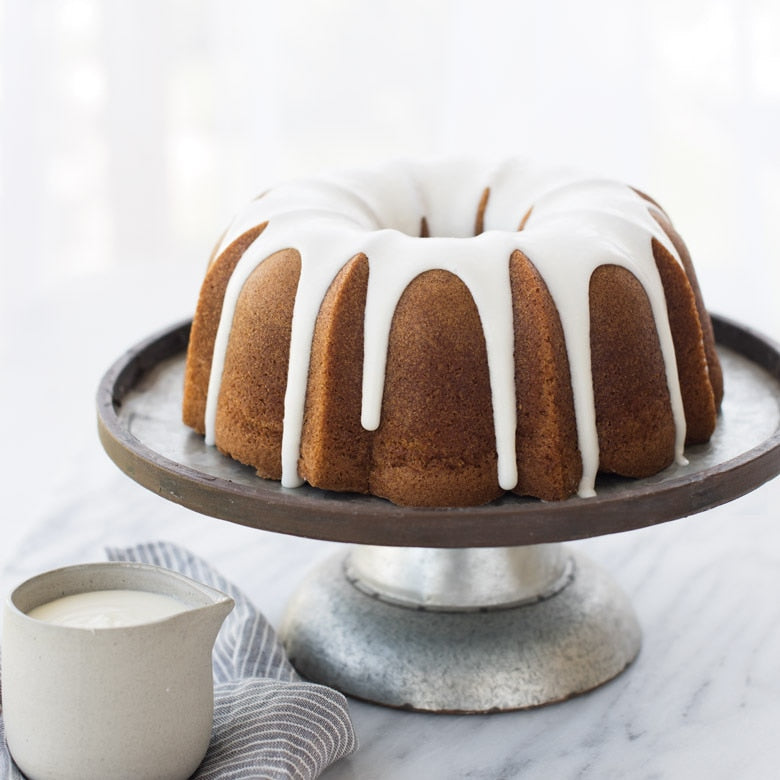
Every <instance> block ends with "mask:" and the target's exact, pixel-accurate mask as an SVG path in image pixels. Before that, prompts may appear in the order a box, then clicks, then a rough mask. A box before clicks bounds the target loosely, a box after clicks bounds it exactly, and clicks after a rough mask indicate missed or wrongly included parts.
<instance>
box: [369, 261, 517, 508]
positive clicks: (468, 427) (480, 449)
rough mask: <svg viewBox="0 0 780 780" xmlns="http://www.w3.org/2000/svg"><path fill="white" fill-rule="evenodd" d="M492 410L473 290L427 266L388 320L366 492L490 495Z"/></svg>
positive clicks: (429, 498)
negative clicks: (381, 388)
mask: <svg viewBox="0 0 780 780" xmlns="http://www.w3.org/2000/svg"><path fill="white" fill-rule="evenodd" d="M491 409H492V406H491V398H490V381H489V378H488V368H487V351H486V348H485V339H484V337H483V335H482V327H481V323H480V319H479V314H478V312H477V307H476V305H475V304H474V301H473V299H472V297H471V294H470V293H469V291H468V289H467V288H466V286H465V285H464V284H463V282H462V281H461V280H460V279H458V278H457V277H456V276H454V275H452V274H450V273H448V272H446V271H438V270H437V271H427V272H426V273H424V274H421V275H420V276H418V277H417V278H416V279H414V280H413V281H412V282H411V284H410V285H409V286H408V287H407V288H406V290H405V292H404V293H403V295H402V296H401V299H400V301H399V303H398V308H397V309H396V312H395V316H394V318H393V325H392V328H391V333H390V345H389V348H388V357H387V373H386V379H385V393H384V402H383V405H382V424H381V426H380V427H379V429H378V430H377V431H376V433H375V435H374V441H373V451H372V464H371V482H370V489H371V492H372V493H373V494H375V495H380V496H384V497H385V498H389V499H390V500H391V501H393V502H395V503H397V504H402V505H414V506H467V505H473V504H480V503H486V502H488V501H491V500H492V499H494V498H497V497H498V496H499V495H500V494H501V493H502V492H503V491H502V490H501V489H500V488H499V486H498V480H497V476H496V458H497V456H496V447H495V434H494V431H493V417H492V413H491Z"/></svg>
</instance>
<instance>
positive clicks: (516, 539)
mask: <svg viewBox="0 0 780 780" xmlns="http://www.w3.org/2000/svg"><path fill="white" fill-rule="evenodd" d="M713 326H714V328H715V336H716V340H717V342H718V343H719V344H720V345H722V346H725V347H728V348H730V349H732V350H734V351H735V352H737V353H738V354H740V355H742V356H743V357H745V358H747V359H748V360H749V361H751V362H753V363H755V364H756V365H758V366H760V367H761V368H763V369H765V370H766V371H767V372H768V373H769V374H770V375H771V376H772V377H774V378H775V379H776V380H780V346H778V345H777V344H775V343H773V342H772V341H771V340H769V339H767V338H766V337H765V336H763V335H761V334H759V333H757V332H755V331H753V330H751V329H749V328H746V327H744V326H742V325H739V324H738V323H735V322H733V321H731V320H728V319H725V318H722V317H713ZM189 330H190V322H189V321H188V322H184V323H182V324H179V325H176V326H174V327H172V328H170V329H167V330H165V331H163V332H161V333H158V334H155V335H153V336H151V337H149V338H147V339H145V340H144V341H142V342H141V343H139V344H138V345H136V346H135V347H133V348H131V349H130V350H128V351H127V352H126V353H125V354H124V355H123V356H122V357H121V358H119V359H118V360H117V361H116V362H115V363H114V365H113V366H112V367H111V368H110V369H109V370H108V372H107V373H106V375H105V376H104V377H103V380H102V382H101V384H100V387H99V390H98V398H97V403H98V430H99V435H100V439H101V442H102V444H103V446H104V448H105V449H106V452H107V453H108V455H109V457H110V458H111V459H112V460H113V461H114V462H115V463H116V465H117V466H118V467H119V468H120V469H121V470H122V471H124V472H125V473H126V474H127V475H129V476H130V477H131V478H133V479H134V480H135V481H137V482H138V483H140V484H141V485H143V486H144V487H146V488H148V489H149V490H151V491H153V492H155V493H157V494H158V495H160V496H162V497H164V498H166V499H168V500H170V501H173V502H175V503H178V504H181V505H183V506H186V507H188V508H190V509H192V510H194V511H196V512H199V513H201V514H204V515H210V516H213V517H216V518H220V519H222V520H228V521H230V522H234V523H239V524H242V525H247V526H251V527H254V528H258V529H263V530H267V531H274V532H280V533H286V534H292V535H295V536H304V537H309V538H314V539H325V540H330V541H337V542H351V543H358V544H375V545H387V546H394V547H410V546H411V547H499V546H509V545H529V544H541V543H547V542H559V541H567V540H574V539H583V538H587V537H591V536H599V535H602V534H609V533H618V532H621V531H629V530H633V529H636V528H641V527H644V526H648V525H654V524H657V523H662V522H665V521H667V520H674V519H676V518H680V517H685V516H688V515H692V514H695V513H697V512H702V511H704V510H706V509H710V508H712V507H715V506H718V505H719V504H723V503H726V502H728V501H731V500H733V499H735V498H738V497H739V496H742V495H744V494H746V493H748V492H750V491H751V490H753V489H755V488H756V487H758V486H759V485H761V484H763V483H764V482H767V481H768V480H770V479H772V478H773V477H774V476H776V475H777V474H778V473H780V428H778V429H777V430H775V431H774V433H773V434H772V435H771V436H770V437H768V438H767V439H765V440H764V441H763V442H762V443H761V444H759V445H758V446H755V447H753V448H751V449H749V450H747V451H746V452H744V453H742V454H740V455H738V456H737V457H734V458H731V459H729V460H726V461H724V462H723V463H720V464H717V465H715V466H713V467H710V468H707V469H705V470H702V471H698V472H696V473H693V474H689V475H687V476H682V477H679V478H672V479H669V480H666V481H661V482H643V481H642V480H635V481H633V480H626V481H625V486H624V487H623V486H621V487H619V488H618V489H617V490H615V489H612V490H610V491H608V494H607V495H599V496H596V497H595V498H587V499H583V498H578V497H573V498H570V499H567V500H565V501H558V502H550V503H545V502H542V501H538V500H536V499H527V498H518V497H515V496H506V497H504V498H502V499H499V500H498V501H495V502H493V503H491V504H487V505H484V506H479V507H465V508H450V509H416V508H409V507H399V506H395V505H394V504H392V503H390V502H389V501H386V500H384V499H381V498H375V497H371V496H361V495H353V494H346V493H331V492H327V491H322V490H318V489H316V488H311V487H309V486H304V487H301V488H295V489H287V488H283V487H282V486H281V485H280V484H279V483H277V482H273V481H270V480H264V479H260V478H256V482H253V484H252V486H251V487H250V486H247V485H242V484H239V483H236V482H233V481H231V480H229V479H224V478H220V477H215V476H213V475H211V474H208V473H204V472H201V471H198V470H197V469H194V468H191V467H190V466H187V465H184V464H181V463H178V462H175V461H173V460H170V459H169V458H167V457H165V456H164V455H162V454H160V453H159V452H156V451H154V450H153V449H151V448H150V447H148V446H147V445H146V444H144V443H143V442H142V441H140V440H139V439H138V438H136V437H135V436H134V435H133V434H132V433H130V432H129V430H128V428H127V423H126V421H124V420H122V419H121V417H120V416H119V411H120V409H121V406H122V402H123V399H124V398H125V396H126V395H127V393H128V392H130V391H132V390H134V389H137V387H138V385H139V384H140V383H141V382H142V380H143V378H144V377H145V376H146V375H147V374H148V372H149V371H151V370H152V369H154V368H156V367H157V366H158V365H159V364H160V363H162V362H163V361H165V360H167V359H168V358H171V357H175V356H177V355H180V354H183V353H184V351H185V350H186V346H187V342H188V339H189ZM182 425H183V423H182ZM215 452H216V451H215ZM219 457H222V456H219Z"/></svg>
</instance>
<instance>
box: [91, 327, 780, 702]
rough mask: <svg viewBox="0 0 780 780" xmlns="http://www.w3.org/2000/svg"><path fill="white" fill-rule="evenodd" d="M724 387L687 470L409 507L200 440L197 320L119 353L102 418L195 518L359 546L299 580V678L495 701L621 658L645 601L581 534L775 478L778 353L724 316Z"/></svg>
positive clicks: (530, 696) (440, 698)
mask: <svg viewBox="0 0 780 780" xmlns="http://www.w3.org/2000/svg"><path fill="white" fill-rule="evenodd" d="M713 322H714V326H715V334H716V340H717V342H718V345H719V350H720V354H721V359H722V361H723V366H724V373H725V382H726V398H725V400H724V404H723V409H722V412H721V419H720V420H719V424H718V428H717V430H716V433H715V435H714V437H713V439H712V441H711V442H710V443H709V444H707V445H700V446H696V447H690V448H688V449H687V450H686V457H687V458H688V459H689V461H690V462H689V464H688V465H687V466H672V467H670V468H669V469H667V470H665V471H664V472H663V473H661V474H659V475H656V476H654V477H651V478H648V479H642V480H622V479H618V478H609V479H607V478H601V479H600V480H599V482H598V483H597V493H598V495H597V497H595V498H587V499H582V498H576V497H575V498H571V499H568V500H566V501H560V502H553V503H544V502H541V501H537V500H535V499H522V498H517V497H514V496H508V497H505V498H502V499H500V500H498V501H495V502H493V503H492V504H489V505H487V506H482V507H469V508H457V509H410V508H404V507H397V506H395V505H393V504H391V503H389V502H387V501H384V500H383V499H378V498H373V497H365V496H357V495H346V494H337V493H329V492H325V491H321V490H317V489H315V488H311V487H308V486H304V487H302V488H296V489H286V488H283V487H281V486H280V485H279V484H278V483H276V482H271V481H267V480H262V479H259V478H258V477H256V476H255V474H254V472H253V470H252V469H249V468H246V467H244V466H241V465H240V464H238V463H236V462H234V461H232V460H230V459H228V458H225V457H223V456H222V455H220V454H219V453H218V452H217V451H216V450H215V449H214V448H211V447H206V446H205V445H204V443H203V440H202V437H200V436H198V435H196V434H194V433H193V432H191V431H189V429H187V428H186V427H185V426H184V425H183V424H182V423H181V422H180V416H181V415H180V404H181V392H182V382H183V372H184V356H185V349H186V345H187V340H188V337H189V323H188V322H187V323H182V324H180V325H178V326H175V327H173V328H170V329H168V330H166V331H164V332H162V333H159V334H156V335H154V336H152V337H150V338H148V339H146V340H144V341H143V342H141V343H140V344H138V345H137V346H135V347H133V348H132V349H130V350H129V351H128V352H127V353H125V354H124V355H123V356H122V357H121V358H120V359H119V360H117V361H116V363H115V364H114V365H113V366H112V367H111V368H110V369H109V371H108V372H107V373H106V375H105V377H104V378H103V380H102V382H101V384H100V388H99V391H98V399H97V402H98V430H99V434H100V438H101V441H102V443H103V446H104V447H105V449H106V451H107V453H108V455H109V456H110V457H111V459H112V460H113V461H114V462H115V463H116V464H117V465H118V466H119V468H120V469H121V470H122V471H124V472H125V473H126V474H128V475H129V476H130V477H132V478H133V479H134V480H136V481H137V482H138V483H140V484H141V485H143V486H144V487H146V488H148V489H150V490H152V491H154V492H155V493H157V494H158V495H160V496H162V497H164V498H166V499H168V500H171V501H174V502H176V503H179V504H182V505H184V506H187V507H189V508H190V509H193V510H195V511H196V512H199V513H202V514H205V515H209V516H213V517H215V518H220V519H223V520H228V521H231V522H235V523H241V524H243V525H248V526H252V527H255V528H260V529H265V530H269V531H275V532H280V533H286V534H293V535H298V536H305V537H310V538H316V539H325V540H330V541H334V542H346V543H349V546H348V547H346V548H345V547H344V546H343V545H340V546H339V548H338V552H336V553H335V554H334V555H333V556H332V557H331V558H330V559H328V560H327V561H326V562H325V563H324V564H322V565H320V566H319V567H318V568H316V569H315V570H314V571H312V572H311V573H310V574H309V576H308V577H307V578H306V579H305V580H304V581H303V582H302V583H301V585H300V587H299V590H298V591H297V593H296V595H295V596H294V597H293V599H292V601H291V603H290V604H289V605H288V608H287V613H286V616H285V618H284V621H283V624H282V626H281V628H280V633H281V636H282V639H283V641H284V643H285V646H286V648H287V651H288V654H289V656H290V659H291V661H292V662H293V664H294V665H295V666H296V668H297V669H298V671H299V672H300V673H301V674H302V675H303V676H305V677H307V678H309V679H311V680H314V681H317V682H321V683H324V684H327V685H330V686H333V687H335V688H337V689H339V690H341V691H343V692H344V693H346V694H350V695H352V696H356V697H358V698H362V699H365V700H368V701H373V702H377V703H380V704H385V705H389V706H393V707H401V708H408V709H414V710H424V711H433V712H493V711H502V710H514V709H522V708H526V707H532V706H536V705H540V704H545V703H549V702H553V701H560V700H562V699H566V698H568V697H570V696H573V695H575V694H578V693H582V692H584V691H587V690H590V689H592V688H595V687H597V686H598V685H601V684H602V683H604V682H606V681H607V680H610V679H612V678H613V677H615V676H616V675H617V674H619V673H620V672H621V671H622V670H623V669H625V668H626V667H627V666H628V665H629V664H630V663H631V661H632V660H633V659H634V657H635V656H636V654H637V652H638V651H639V646H640V642H641V632H640V628H639V625H638V622H637V619H636V616H635V614H634V611H633V608H632V606H631V604H630V602H629V600H628V599H627V598H626V596H625V595H624V594H623V592H622V591H621V590H620V588H619V587H618V586H617V585H616V584H615V583H614V582H613V580H612V579H611V577H610V576H609V574H608V573H607V572H605V571H604V570H602V569H601V568H600V567H598V566H596V565H594V564H593V563H592V562H591V561H589V560H588V559H587V558H586V557H585V556H583V555H582V554H581V553H580V552H578V551H577V550H576V549H574V547H575V545H571V544H564V542H571V541H574V540H577V539H583V538H586V537H591V536H597V535H600V534H608V533H616V532H621V531H628V530H632V529H636V528H640V527H643V526H648V525H653V524H656V523H661V522H665V521H668V520H673V519H676V518H680V517H684V516H687V515H691V514H694V513H697V512H701V511H704V510H706V509H708V508H711V507H714V506H717V505H719V504H722V503H725V502H727V501H730V500H732V499H734V498H737V497H739V496H741V495H744V494H745V493H748V492H749V491H751V490H753V489H754V488H756V487H758V486H759V485H761V484H762V483H764V482H766V481H767V480H769V479H771V478H772V477H774V476H776V475H777V474H778V473H779V472H780V347H778V346H777V345H776V344H774V343H772V342H771V341H769V340H768V339H766V338H765V337H763V336H762V335H760V334H758V333H755V332H754V331H751V330H749V329H748V328H745V327H743V326H741V325H739V324H737V323H734V322H731V321H729V320H726V319H723V318H713Z"/></svg>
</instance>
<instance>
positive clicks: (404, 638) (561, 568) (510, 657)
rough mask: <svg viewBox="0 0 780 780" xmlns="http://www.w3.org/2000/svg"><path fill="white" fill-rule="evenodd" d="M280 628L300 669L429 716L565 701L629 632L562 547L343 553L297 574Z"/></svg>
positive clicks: (613, 661) (607, 585)
mask: <svg viewBox="0 0 780 780" xmlns="http://www.w3.org/2000/svg"><path fill="white" fill-rule="evenodd" d="M281 634H282V638H283V641H284V643H285V645H286V647H287V651H288V654H289V655H290V658H291V660H292V662H293V664H294V665H295V666H296V668H297V669H298V671H299V672H300V673H301V674H302V675H303V676H305V677H307V678H309V679H311V680H314V681H316V682H320V683H324V684H326V685H330V686H332V687H335V688H337V689H339V690H341V691H343V692H344V693H346V694H350V695H352V696H356V697H358V698H361V699H366V700H368V701H372V702H376V703H379V704H384V705H388V706H391V707H401V708H406V709H414V710H424V711H432V712H495V711H500V710H515V709H523V708H527V707H534V706H538V705H541V704H547V703H550V702H554V701H560V700H562V699H566V698H569V697H570V696H573V695H575V694H578V693H583V692H584V691H587V690H590V689H592V688H595V687H597V686H599V685H601V684H603V683H604V682H606V681H607V680H610V679H612V678H613V677H615V676H616V675H617V674H619V673H620V672H621V671H622V670H623V669H625V668H626V666H628V664H629V663H631V661H632V660H633V659H634V658H635V656H636V654H637V652H638V651H639V646H640V641H641V633H640V629H639V625H638V622H637V620H636V616H635V614H634V611H633V609H632V607H631V604H630V602H629V601H628V599H627V598H626V596H625V595H624V594H623V592H622V591H621V590H620V588H618V586H617V585H616V584H615V583H614V582H613V581H612V579H611V578H610V577H609V576H608V575H607V574H606V572H604V571H603V570H601V569H600V568H599V567H597V566H595V565H594V564H593V563H591V562H590V561H589V560H588V559H587V558H586V557H585V556H583V555H581V554H579V553H575V552H573V551H572V550H570V549H569V547H567V546H564V545H562V544H544V545H533V546H527V547H497V548H469V549H429V548H395V547H371V546H359V547H353V548H349V549H348V550H347V551H343V550H342V551H340V552H339V553H338V554H337V555H335V556H332V557H331V558H330V559H328V560H327V561H326V562H325V563H324V564H322V565H321V566H320V567H319V568H317V569H316V570H315V571H313V572H312V573H311V574H310V575H309V577H308V578H307V579H306V580H305V581H304V582H303V583H302V585H301V587H300V588H299V590H298V592H297V593H296V594H295V596H294V597H293V599H292V601H291V603H290V605H289V607H288V610H287V614H286V616H285V618H284V622H283V624H282V627H281Z"/></svg>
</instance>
